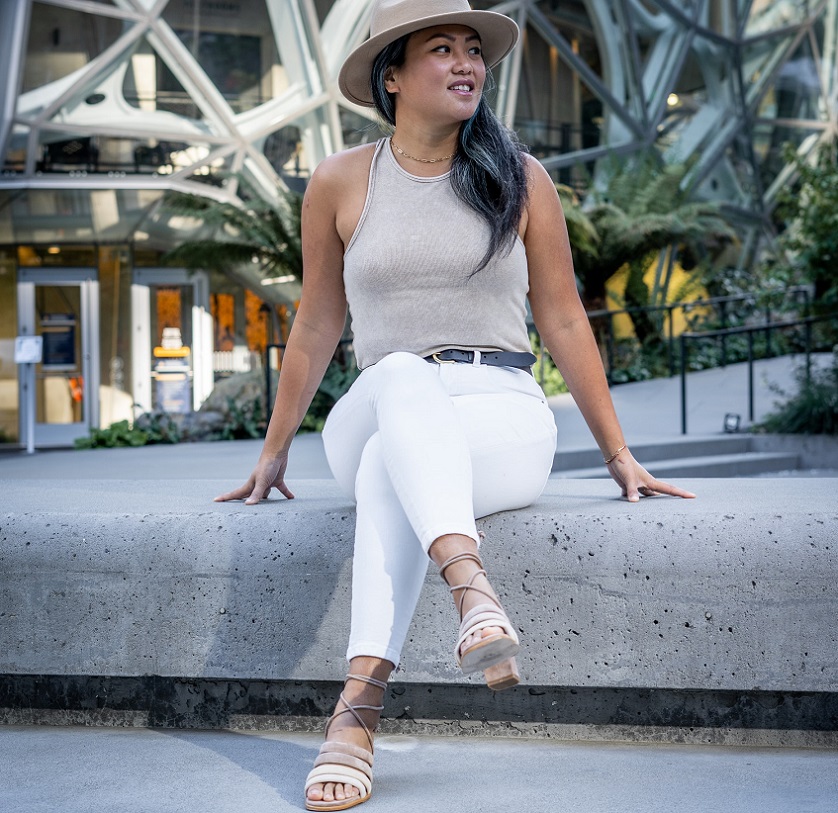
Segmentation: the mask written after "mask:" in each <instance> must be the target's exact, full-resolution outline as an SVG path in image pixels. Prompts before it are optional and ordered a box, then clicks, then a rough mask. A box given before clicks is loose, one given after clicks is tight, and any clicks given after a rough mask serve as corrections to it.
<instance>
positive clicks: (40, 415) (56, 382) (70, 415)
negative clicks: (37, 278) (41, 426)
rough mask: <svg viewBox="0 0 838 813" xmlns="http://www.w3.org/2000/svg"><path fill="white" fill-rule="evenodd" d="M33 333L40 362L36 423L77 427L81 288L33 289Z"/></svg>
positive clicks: (80, 401)
mask: <svg viewBox="0 0 838 813" xmlns="http://www.w3.org/2000/svg"><path fill="white" fill-rule="evenodd" d="M35 315H36V323H35V332H36V334H37V335H39V336H42V337H43V342H44V351H43V361H42V362H41V363H40V364H37V365H36V366H35V415H36V418H35V420H36V423H47V424H67V423H80V422H81V421H82V417H83V415H84V397H85V387H84V379H83V378H82V349H81V337H82V325H81V288H80V287H79V286H78V285H36V286H35Z"/></svg>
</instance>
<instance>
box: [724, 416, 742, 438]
mask: <svg viewBox="0 0 838 813" xmlns="http://www.w3.org/2000/svg"><path fill="white" fill-rule="evenodd" d="M741 422H742V416H741V415H737V414H736V413H735V412H728V413H727V414H726V415H725V421H724V430H725V432H726V433H727V434H729V435H732V434H734V433H735V432H738V431H739V424H740V423H741Z"/></svg>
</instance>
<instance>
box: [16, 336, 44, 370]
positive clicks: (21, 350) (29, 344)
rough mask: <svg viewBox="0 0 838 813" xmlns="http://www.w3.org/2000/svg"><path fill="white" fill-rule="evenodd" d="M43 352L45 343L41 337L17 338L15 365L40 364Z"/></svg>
mask: <svg viewBox="0 0 838 813" xmlns="http://www.w3.org/2000/svg"><path fill="white" fill-rule="evenodd" d="M43 352H44V341H43V339H42V338H41V337H40V336H17V337H16V338H15V364H40V363H41V358H42V355H43Z"/></svg>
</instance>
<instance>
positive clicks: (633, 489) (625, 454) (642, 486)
mask: <svg viewBox="0 0 838 813" xmlns="http://www.w3.org/2000/svg"><path fill="white" fill-rule="evenodd" d="M605 465H606V467H607V468H608V473H609V474H610V475H611V476H612V477H613V478H614V482H615V483H617V485H618V486H620V489H621V490H622V492H623V496H624V497H625V498H626V499H627V500H628V501H629V502H638V501H639V500H640V498H641V497H655V496H657V495H659V494H669V496H671V497H683V498H684V499H693V498H694V497H695V494H693V493H692V492H691V491H685V490H684V489H683V488H678V486H673V485H670V484H669V483H665V482H663V480H656V479H655V478H654V477H652V475H651V474H649V472H648V471H646V469H644V468H643V466H641V465H640V464H639V463H638V462H637V461H636V460H635V459H634V457H633V456H632V453H631V452H630V451H629V450H628V449H623V450H622V451H621V452H620V453H619V454H618V455H617V456H616V457H615V458H614V459H613V460H612V461H611V462H610V463H606V464H605Z"/></svg>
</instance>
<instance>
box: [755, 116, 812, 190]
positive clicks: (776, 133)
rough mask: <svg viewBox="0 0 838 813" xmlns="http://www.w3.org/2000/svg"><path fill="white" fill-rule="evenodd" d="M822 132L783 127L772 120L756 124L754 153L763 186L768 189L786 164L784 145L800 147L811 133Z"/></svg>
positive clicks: (803, 128)
mask: <svg viewBox="0 0 838 813" xmlns="http://www.w3.org/2000/svg"><path fill="white" fill-rule="evenodd" d="M820 132H822V131H821V130H817V129H813V128H810V129H807V128H805V127H782V126H777V125H774V124H772V123H771V122H760V123H758V124H756V125H755V126H754V153H755V154H756V158H757V164H758V166H759V172H760V179H761V180H762V185H763V188H765V189H767V188H768V187H769V186H770V185H771V184H772V183H773V181H774V179H775V178H776V177H777V175H779V174H780V172H782V170H783V169H784V168H785V166H786V161H785V159H784V158H783V147H784V145H786V144H792V145H793V146H794V147H795V148H797V147H799V146H800V145H801V144H802V143H803V142H804V141H805V140H806V139H807V138H809V137H810V136H811V135H815V134H819V133H820Z"/></svg>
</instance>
